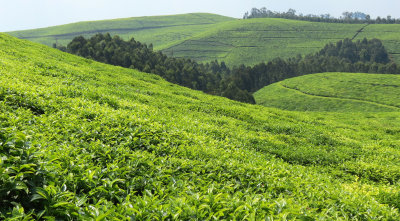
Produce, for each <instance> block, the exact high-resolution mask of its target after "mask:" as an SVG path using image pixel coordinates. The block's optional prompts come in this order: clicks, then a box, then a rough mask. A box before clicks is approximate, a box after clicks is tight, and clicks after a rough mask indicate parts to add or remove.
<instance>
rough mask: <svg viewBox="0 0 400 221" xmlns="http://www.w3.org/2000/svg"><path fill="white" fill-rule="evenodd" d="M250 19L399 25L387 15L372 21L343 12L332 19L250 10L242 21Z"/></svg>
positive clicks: (368, 16)
mask: <svg viewBox="0 0 400 221" xmlns="http://www.w3.org/2000/svg"><path fill="white" fill-rule="evenodd" d="M250 18H287V19H295V20H303V21H313V22H329V23H352V24H357V23H369V24H400V19H395V18H392V16H390V15H388V16H387V17H386V18H385V17H379V16H378V17H376V19H372V18H371V16H370V15H368V14H365V13H363V12H343V13H342V16H341V17H339V18H336V17H333V16H331V15H330V14H322V15H313V14H308V15H303V14H301V13H300V14H296V10H294V9H289V10H288V11H287V12H275V11H271V10H268V9H267V8H265V7H263V8H260V9H258V8H252V9H251V10H250V12H246V13H245V14H244V16H243V19H250Z"/></svg>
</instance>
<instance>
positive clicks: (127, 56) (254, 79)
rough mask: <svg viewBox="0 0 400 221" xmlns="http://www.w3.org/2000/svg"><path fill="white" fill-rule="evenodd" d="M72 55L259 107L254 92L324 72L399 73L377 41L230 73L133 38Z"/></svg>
mask: <svg viewBox="0 0 400 221" xmlns="http://www.w3.org/2000/svg"><path fill="white" fill-rule="evenodd" d="M59 49H61V50H65V51H67V52H69V53H72V54H76V55H79V56H82V57H85V58H89V59H93V60H96V61H99V62H103V63H107V64H112V65H118V66H122V67H127V68H134V69H138V70H140V71H143V72H147V73H154V74H157V75H159V76H161V77H163V78H165V79H166V80H168V81H169V82H172V83H176V84H179V85H182V86H185V87H188V88H192V89H196V90H201V91H204V92H206V93H209V94H214V95H219V96H224V97H227V98H229V99H232V100H237V101H242V102H247V103H255V101H254V98H253V96H252V95H251V93H253V92H255V91H257V90H259V89H261V88H262V87H264V86H267V85H269V84H272V83H275V82H278V81H281V80H284V79H287V78H291V77H296V76H300V75H305V74H312V73H320V72H355V73H388V74H398V73H400V67H399V66H398V65H397V64H395V63H393V62H391V60H390V58H389V55H388V53H387V51H386V49H385V48H384V46H383V44H382V42H381V41H380V40H378V39H372V40H367V39H363V40H362V41H356V42H353V41H351V40H350V39H344V40H341V41H338V42H337V43H336V44H332V43H331V44H327V45H326V46H325V47H324V48H323V49H321V50H320V51H319V52H317V53H315V54H309V55H306V56H301V55H298V56H296V57H294V58H290V59H282V58H275V59H273V60H272V61H269V62H267V63H264V62H263V63H260V64H257V65H255V66H253V67H250V66H245V65H239V66H236V67H233V68H229V67H227V66H226V65H225V63H224V62H218V61H214V62H210V63H205V64H202V63H197V62H196V61H193V60H191V59H184V58H173V57H168V56H166V55H165V54H163V53H162V52H155V51H153V47H152V45H151V44H150V45H146V44H143V43H140V42H139V41H136V40H135V39H134V38H132V39H130V40H129V41H125V40H123V39H122V38H120V37H119V36H113V37H112V36H111V35H110V34H97V35H95V36H93V37H91V38H90V39H86V38H84V37H82V36H80V37H76V38H74V39H73V41H72V42H70V43H69V44H68V46H67V47H59Z"/></svg>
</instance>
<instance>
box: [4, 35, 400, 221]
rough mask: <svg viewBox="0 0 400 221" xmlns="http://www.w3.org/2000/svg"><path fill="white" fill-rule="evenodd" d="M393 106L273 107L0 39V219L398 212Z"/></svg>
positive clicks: (399, 119)
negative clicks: (344, 109)
mask: <svg viewBox="0 0 400 221" xmlns="http://www.w3.org/2000/svg"><path fill="white" fill-rule="evenodd" d="M399 126H400V115H399V113H398V112H394V113H359V114H352V115H341V114H321V115H319V114H313V113H301V112H289V111H282V110H279V109H274V108H266V107H262V106H258V105H249V104H243V103H239V102H234V101H231V100H228V99H225V98H221V97H215V96H210V95H206V94H204V93H202V92H199V91H194V90H190V89H188V88H185V87H180V86H177V85H174V84H171V83H168V82H166V81H165V80H163V79H161V78H160V77H158V76H156V75H153V74H146V73H141V72H138V71H135V70H131V69H124V68H120V67H115V66H111V65H105V64H101V63H98V62H94V61H92V60H86V59H83V58H80V57H77V56H73V55H70V54H67V53H63V52H61V51H58V50H55V49H51V48H49V47H47V46H44V45H39V44H36V43H32V42H29V41H25V40H19V39H16V38H13V37H10V36H8V35H5V34H0V159H1V160H0V165H1V167H0V184H1V185H0V199H1V200H0V218H1V219H7V218H14V219H24V218H25V219H29V218H33V219H40V218H42V219H63V220H82V219H99V220H101V219H105V220H108V219H110V217H112V218H113V219H119V220H132V219H139V220H143V219H180V220H188V219H200V220H203V219H229V220H232V219H256V218H257V219H261V218H265V219H267V218H269V219H303V220H313V219H327V220H338V219H342V220H349V219H353V220H374V219H375V220H376V219H384V220H398V219H399V218H400V213H399V211H398V209H399V208H400V204H399V201H398V197H399V195H398V193H399V190H400V189H399V187H398V185H397V183H398V182H399V181H400V172H399V171H400V151H399V149H398V146H399V145H400V143H399V140H400V131H399V129H398V128H399Z"/></svg>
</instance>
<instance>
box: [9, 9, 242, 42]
mask: <svg viewBox="0 0 400 221" xmlns="http://www.w3.org/2000/svg"><path fill="white" fill-rule="evenodd" d="M231 20H234V18H230V17H226V16H222V15H215V14H209V13H190V14H181V15H167V16H145V17H132V18H121V19H112V20H101V21H86V22H78V23H72V24H66V25H60V26H54V27H48V28H40V29H32V30H23V31H14V32H10V33H9V34H11V35H13V36H16V37H18V38H22V39H28V40H30V41H34V42H38V43H42V44H45V45H48V46H52V45H53V44H54V43H56V42H57V43H58V44H61V45H64V46H66V45H67V44H68V43H69V42H70V41H71V40H72V39H73V38H74V37H76V36H80V35H82V36H84V37H91V36H93V35H95V34H97V33H110V34H112V35H119V36H121V37H123V38H126V39H130V38H132V37H134V38H135V39H136V40H139V41H141V42H144V43H147V44H150V43H152V44H153V45H154V49H163V48H165V47H167V46H168V45H169V44H171V43H174V42H175V41H179V40H183V39H186V38H189V37H191V36H194V35H195V34H197V33H199V32H203V31H204V30H207V29H209V28H210V27H211V26H212V25H214V24H216V23H220V22H225V21H231Z"/></svg>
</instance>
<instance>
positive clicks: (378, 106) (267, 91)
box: [254, 73, 400, 112]
mask: <svg viewBox="0 0 400 221" xmlns="http://www.w3.org/2000/svg"><path fill="white" fill-rule="evenodd" d="M399 93H400V76H399V75H388V74H360V73H322V74H310V75H305V76H301V77H296V78H291V79H287V80H284V81H281V82H278V83H275V84H272V85H269V86H267V87H264V88H262V89H261V90H259V91H257V92H256V93H254V97H255V99H256V101H257V104H261V105H264V106H269V107H277V108H282V109H287V110H298V111H332V112H333V111H339V112H365V111H367V112H376V111H399V108H400V105H399V103H400V100H399V97H398V94H399Z"/></svg>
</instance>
